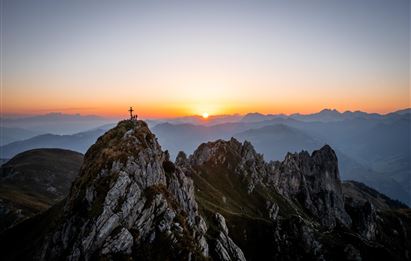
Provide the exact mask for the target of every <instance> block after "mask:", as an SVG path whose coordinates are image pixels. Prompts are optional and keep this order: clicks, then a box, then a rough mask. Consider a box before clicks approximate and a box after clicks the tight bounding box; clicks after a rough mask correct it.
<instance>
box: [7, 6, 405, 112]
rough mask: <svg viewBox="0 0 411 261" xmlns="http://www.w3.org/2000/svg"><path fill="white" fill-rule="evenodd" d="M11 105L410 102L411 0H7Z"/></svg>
mask: <svg viewBox="0 0 411 261" xmlns="http://www.w3.org/2000/svg"><path fill="white" fill-rule="evenodd" d="M1 3H2V8H1V9H2V10H1V22H2V26H1V29H2V30H1V47H2V48H1V49H2V50H1V51H2V52H1V62H2V68H1V72H2V86H1V112H2V114H19V113H21V114H30V113H32V114H39V113H45V112H50V111H61V112H66V113H74V112H76V113H77V112H78V113H82V114H100V115H122V114H127V112H126V109H127V108H128V106H130V105H133V106H134V107H135V108H136V109H137V111H138V112H139V114H140V115H143V116H146V117H159V116H180V115H192V114H201V113H203V112H208V113H210V114H226V113H227V114H228V113H245V112H250V111H259V112H262V113H280V112H283V113H292V112H302V113H308V112H314V111H318V110H320V109H323V108H337V109H339V110H342V111H344V110H364V111H372V112H382V113H384V112H388V111H393V110H396V109H400V108H405V107H410V90H409V88H410V86H409V84H410V82H409V75H410V66H409V63H410V1H408V0H370V1H366V0H348V1H347V0H341V1H333V0H324V1H316V0H313V1H293V0H291V1H247V2H246V1H234V0H232V1H201V2H200V1H65V2H64V1H19V0H1Z"/></svg>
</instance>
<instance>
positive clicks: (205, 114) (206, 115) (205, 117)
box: [201, 112, 209, 119]
mask: <svg viewBox="0 0 411 261" xmlns="http://www.w3.org/2000/svg"><path fill="white" fill-rule="evenodd" d="M201 116H203V119H207V118H208V116H209V115H208V113H207V112H203V114H202V115H201Z"/></svg>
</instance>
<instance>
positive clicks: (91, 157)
mask: <svg viewBox="0 0 411 261" xmlns="http://www.w3.org/2000/svg"><path fill="white" fill-rule="evenodd" d="M197 209H198V206H197V203H196V202H195V200H194V189H193V184H192V182H190V180H188V179H187V178H186V177H185V175H184V174H183V173H182V172H181V171H180V170H179V169H178V168H176V167H175V166H174V164H173V163H171V162H170V161H168V153H167V152H163V151H162V150H161V147H160V145H159V144H158V142H157V139H156V138H155V136H154V134H152V133H151V131H150V130H149V128H148V126H147V124H146V123H145V122H143V121H122V122H120V123H119V124H118V125H117V126H116V127H115V128H113V129H111V130H109V131H108V132H106V133H105V134H104V135H103V136H101V137H100V138H99V139H98V140H97V142H96V143H95V144H94V145H93V146H92V147H91V148H90V149H89V150H88V152H87V153H86V155H85V158H84V164H83V166H82V168H81V170H80V175H79V176H78V178H77V179H76V180H75V181H74V183H73V186H72V188H71V191H70V194H69V196H68V198H67V201H66V204H65V206H64V215H63V217H62V219H61V220H60V221H59V223H58V225H57V228H56V230H55V231H54V232H52V234H51V235H49V236H48V240H46V243H45V245H44V246H43V250H42V255H43V256H41V258H40V259H61V258H63V257H67V256H68V257H70V259H72V260H79V259H85V260H88V259H90V258H91V255H93V256H94V257H99V258H100V259H101V258H103V259H104V258H108V259H112V258H114V256H116V255H119V254H120V255H122V256H123V257H127V256H128V257H130V256H131V255H132V256H134V257H141V258H143V257H144V258H145V260H146V259H148V260H150V259H160V260H161V259H162V258H161V255H163V254H164V253H167V255H170V256H172V258H173V259H189V256H192V257H195V256H199V257H201V256H203V255H207V253H208V245H207V243H206V241H205V238H204V234H205V231H206V229H207V227H206V226H205V223H204V221H203V220H202V218H201V216H199V214H198V211H197ZM152 245H163V246H168V247H163V250H162V252H161V253H159V252H157V251H155V249H153V250H150V249H151V246H152Z"/></svg>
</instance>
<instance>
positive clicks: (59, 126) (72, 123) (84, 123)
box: [0, 113, 118, 144]
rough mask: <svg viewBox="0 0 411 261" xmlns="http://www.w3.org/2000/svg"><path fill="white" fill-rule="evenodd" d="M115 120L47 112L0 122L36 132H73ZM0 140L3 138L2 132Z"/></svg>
mask: <svg viewBox="0 0 411 261" xmlns="http://www.w3.org/2000/svg"><path fill="white" fill-rule="evenodd" d="M117 120H118V119H117V118H104V117H100V116H96V115H80V114H64V113H48V114H44V115H36V116H29V117H2V118H0V123H1V127H2V128H18V129H24V130H26V131H30V132H34V133H37V134H45V133H53V134H73V133H77V132H81V131H86V130H89V129H92V128H95V127H97V126H100V125H104V124H107V123H114V122H116V121H117ZM0 140H2V141H3V140H5V139H4V138H3V134H1V137H0ZM2 143H3V144H7V143H6V142H2Z"/></svg>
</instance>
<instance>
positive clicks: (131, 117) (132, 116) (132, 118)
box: [128, 107, 137, 120]
mask: <svg viewBox="0 0 411 261" xmlns="http://www.w3.org/2000/svg"><path fill="white" fill-rule="evenodd" d="M128 111H129V112H130V120H137V115H133V111H134V110H133V107H130V109H129V110H128Z"/></svg>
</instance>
